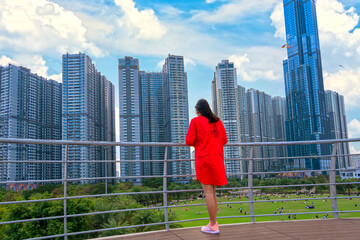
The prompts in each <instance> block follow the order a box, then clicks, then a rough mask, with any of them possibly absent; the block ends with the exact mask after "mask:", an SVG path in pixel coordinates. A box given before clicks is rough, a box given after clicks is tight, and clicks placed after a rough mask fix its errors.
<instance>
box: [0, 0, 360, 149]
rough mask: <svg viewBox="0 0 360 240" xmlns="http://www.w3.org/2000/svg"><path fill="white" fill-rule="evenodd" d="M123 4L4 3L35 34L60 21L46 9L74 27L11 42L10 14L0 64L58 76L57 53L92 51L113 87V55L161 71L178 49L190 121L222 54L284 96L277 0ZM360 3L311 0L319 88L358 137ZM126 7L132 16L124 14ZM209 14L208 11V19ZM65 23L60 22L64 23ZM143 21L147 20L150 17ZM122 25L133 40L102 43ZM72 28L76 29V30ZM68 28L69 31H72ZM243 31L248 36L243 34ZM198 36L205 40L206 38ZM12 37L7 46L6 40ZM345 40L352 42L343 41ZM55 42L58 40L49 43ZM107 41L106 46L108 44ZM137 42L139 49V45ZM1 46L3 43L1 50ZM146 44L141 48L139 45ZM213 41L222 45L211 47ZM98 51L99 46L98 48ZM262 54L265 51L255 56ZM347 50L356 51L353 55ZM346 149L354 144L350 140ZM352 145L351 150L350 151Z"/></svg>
mask: <svg viewBox="0 0 360 240" xmlns="http://www.w3.org/2000/svg"><path fill="white" fill-rule="evenodd" d="M123 2H124V3H125V2H127V3H129V5H128V6H126V4H123V3H119V1H106V2H102V3H100V2H98V1H87V2H86V7H84V2H82V1H56V0H55V1H36V2H31V1H23V2H22V6H18V3H17V2H16V1H4V6H5V8H3V9H1V10H0V11H2V13H9V12H10V13H13V14H12V15H13V16H16V14H19V13H20V12H29V14H28V15H26V14H24V15H22V16H23V18H25V16H28V18H29V19H26V20H28V22H29V23H30V24H33V25H32V26H34V32H36V31H35V30H38V31H39V33H41V32H43V29H44V27H43V25H42V23H41V21H40V20H41V19H45V20H46V19H51V18H52V17H54V18H55V19H62V18H63V15H60V16H58V15H57V16H54V15H55V14H53V12H52V9H51V7H54V8H55V9H57V11H59V12H60V13H63V14H69V15H67V16H68V19H71V20H73V21H72V22H73V26H74V27H73V28H70V29H69V30H68V32H66V33H68V35H67V36H65V35H60V34H59V31H58V30H59V29H61V28H60V27H61V25H58V24H53V25H52V26H51V27H52V29H53V31H51V32H47V36H48V38H47V39H46V43H44V41H40V40H41V39H39V41H36V40H37V39H38V38H37V37H38V36H37V35H34V34H33V33H32V34H28V35H27V37H26V38H22V39H21V40H16V38H15V37H14V35H9V34H8V33H10V26H13V27H15V26H17V24H16V23H15V22H13V19H12V18H2V19H1V21H2V23H4V24H3V25H2V28H1V29H2V30H3V31H2V32H3V36H4V39H8V41H9V42H8V43H6V42H1V43H3V44H0V48H1V49H0V50H2V55H0V62H1V63H2V65H6V63H4V62H9V61H10V62H13V63H17V64H18V65H21V66H26V67H28V68H30V69H32V71H34V72H37V73H38V74H39V75H41V76H45V77H49V76H52V75H53V74H56V75H58V74H60V73H61V61H59V57H60V56H61V54H63V53H64V51H63V49H66V50H67V51H69V52H78V51H82V52H86V53H87V54H89V55H91V56H92V59H93V60H94V61H95V63H96V65H97V68H98V69H101V71H102V72H103V73H104V74H105V75H106V76H107V78H108V79H109V80H110V81H111V82H113V83H114V85H115V86H116V87H118V86H117V85H118V83H117V81H116V79H117V71H116V70H114V69H116V64H117V59H118V58H119V57H121V56H127V55H130V56H134V57H137V58H139V59H141V69H142V70H145V71H153V70H155V71H158V70H161V67H158V68H157V69H154V66H156V65H157V64H158V63H160V64H159V65H161V66H162V61H163V59H164V58H165V56H166V55H167V54H168V53H169V52H171V53H173V54H179V55H182V56H184V57H185V65H186V68H187V72H188V78H189V79H188V82H189V108H190V111H189V114H190V119H191V118H192V117H194V115H193V114H194V113H192V111H191V109H192V108H193V105H194V104H195V103H196V100H197V99H199V98H201V97H204V98H205V99H207V100H208V101H209V102H210V101H211V97H210V96H211V93H210V91H209V90H210V88H211V86H210V84H209V82H210V83H211V81H212V75H213V67H214V66H215V65H216V64H217V63H218V62H219V61H221V60H222V59H229V60H230V61H233V62H234V63H235V66H236V67H238V74H237V75H238V84H240V85H242V86H244V87H246V88H247V89H249V88H254V89H259V90H260V91H265V92H267V93H268V94H270V95H272V96H282V97H284V88H283V83H282V82H283V76H282V70H281V68H282V66H281V61H282V60H283V59H285V52H286V50H285V49H281V46H282V45H283V44H284V43H285V40H284V36H285V31H284V30H283V29H284V28H283V25H284V24H283V22H284V19H283V17H282V15H283V9H282V1H267V2H266V3H263V4H262V5H263V8H260V7H259V5H258V3H254V5H253V6H248V10H249V11H245V12H244V11H243V9H244V8H245V6H244V4H243V3H242V2H241V1H239V2H238V3H237V2H235V1H228V2H222V1H205V0H204V1H192V2H190V1H182V2H181V3H180V2H168V1H155V2H154V1H151V2H149V1H141V0H139V1H131V0H129V1H123ZM10 3H11V4H10ZM46 4H47V6H49V8H48V9H47V10H48V12H46V11H44V12H43V14H42V15H36V14H35V15H34V13H31V14H30V10H31V9H34V8H36V7H42V6H45V5H46ZM132 4H134V5H132ZM359 5H360V4H359V3H358V2H356V1H346V2H341V1H336V0H331V1H325V0H318V1H317V10H318V12H319V13H318V20H319V37H320V45H321V48H322V55H323V67H324V82H325V89H331V90H334V91H337V92H339V93H340V94H342V95H344V97H345V102H346V111H347V117H348V125H349V137H356V136H360V131H359V130H358V127H357V126H358V125H359V126H360V122H359V120H358V119H359V117H358V114H357V109H358V106H357V103H358V102H360V101H357V97H356V95H359V94H357V93H358V88H357V86H358V85H357V83H358V79H357V76H356V73H357V69H358V67H357V66H359V58H358V57H357V56H356V54H355V50H356V49H357V46H358V41H357V40H356V38H355V36H356V34H357V32H358V24H359V21H358V19H357V16H358V9H360V7H359ZM15 6H17V9H19V11H20V12H15V11H14V10H13V9H14V7H15ZM229 6H232V8H231V10H226V9H227V7H229ZM97 9H98V10H97ZM12 10H13V11H12ZM100 10H101V11H103V12H104V13H102V14H105V15H101V14H100V15H101V16H102V17H101V19H100V18H99V17H98V16H97V15H96V14H97V13H99V11H100ZM191 10H194V11H191ZM11 11H12V12H11ZM226 11H230V12H229V15H228V16H229V17H228V18H222V15H221V14H222V13H224V12H226ZM130 12H131V13H132V14H133V15H130ZM210 13H211V14H212V15H214V16H213V17H210ZM234 13H241V14H234ZM71 14H72V15H71ZM106 14H108V16H107V15H106ZM10 15H11V14H10ZM12 15H11V16H12ZM150 16H151V17H153V19H154V21H155V22H156V23H157V25H156V26H155V27H154V29H152V30H153V31H150V32H149V31H146V30H147V29H148V28H147V27H146V26H147V25H146V24H143V25H141V24H139V23H137V22H134V21H132V20H133V19H135V18H136V17H138V18H139V19H142V18H145V19H151V18H150ZM18 17H19V16H18ZM21 19H22V18H21ZM116 19H119V21H120V20H121V21H122V22H124V21H126V20H129V24H132V25H122V26H117V25H116V26H115V25H114V26H113V25H112V23H111V22H112V21H109V20H116ZM259 19H262V20H261V21H260V20H259ZM79 20H80V21H79ZM67 21H68V20H67ZM67 21H64V24H65V23H67ZM60 22H61V21H60ZM113 22H117V21H113ZM149 22H151V21H150V20H149ZM179 22H181V26H183V27H181V26H179V28H178V29H176V28H174V26H178V23H179ZM110 23H111V24H110ZM342 23H344V24H342ZM345 23H346V24H345ZM6 26H8V27H6ZM99 26H103V27H104V28H103V30H99V28H98V27H99ZM196 26H199V27H196ZM339 26H341V27H339ZM5 27H6V28H5ZM109 27H110V28H109ZM111 27H113V29H111ZM185 27H186V29H187V30H185ZM124 29H128V30H131V31H129V33H128V34H132V35H131V36H132V38H131V39H133V42H125V41H127V39H129V35H128V34H123V36H122V37H121V38H116V39H117V40H116V41H115V38H113V36H114V35H108V37H109V40H104V41H102V40H103V37H102V36H103V35H102V34H106V33H111V32H114V31H118V32H119V33H120V32H123V31H124ZM159 29H160V30H159ZM76 30H79V31H78V32H76ZM96 30H99V31H100V32H99V34H94V33H96ZM142 30H143V31H142ZM157 30H159V31H157ZM175 30H178V31H175ZM13 31H15V32H16V33H18V34H20V35H21V34H22V32H23V31H24V30H23V28H21V27H18V28H14V30H13ZM70 31H72V33H73V34H75V35H71V34H70V33H71V32H70ZM244 33H247V34H246V35H244ZM70 36H75V37H70ZM77 36H80V37H77ZM94 36H98V38H94ZM259 36H260V37H259ZM58 39H61V41H62V42H59V40H58ZM176 39H178V40H176ZM184 39H188V40H184ZM204 39H206V40H205V41H204ZM2 41H4V40H2ZM10 41H11V42H13V44H10ZM34 42H39V44H38V45H36V46H37V47H35V48H33V47H31V49H32V50H31V51H30V48H26V46H29V44H30V43H31V44H32V43H34ZM116 42H118V43H121V44H122V45H123V46H126V48H124V47H121V46H120V45H119V44H117V43H116ZM350 42H351V44H349V43H350ZM54 43H56V44H55V45H54ZM109 43H110V44H111V45H112V47H109V46H110V45H109ZM124 43H126V44H124ZM160 43H161V44H160ZM189 43H192V44H189ZM19 44H22V46H21V45H19ZM141 45H143V46H142V47H141ZM5 46H7V47H6V48H4V47H5ZM53 46H54V47H53ZM94 46H95V47H94ZM144 46H146V47H145V48H144ZM216 46H222V47H221V48H217V47H216ZM96 47H97V48H96ZM99 49H101V50H102V51H98V50H99ZM264 51H265V52H266V53H267V54H265V55H263V54H261V53H262V52H264ZM352 51H353V52H354V54H351V52H352ZM339 65H342V66H343V67H340V66H339ZM271 71H274V73H275V74H273V75H271ZM41 73H44V74H41ZM265 73H267V74H265ZM279 73H280V74H279ZM274 76H275V77H274ZM342 78H344V79H348V80H347V81H340V80H339V79H342ZM271 79H272V80H271ZM200 86H201V87H200ZM328 86H331V87H328ZM116 94H117V92H116ZM115 101H116V107H118V106H119V105H118V103H117V102H118V97H117V96H116V97H115ZM117 132H118V131H117ZM352 147H354V146H353V145H352ZM358 149H360V148H358ZM352 150H353V151H354V148H352Z"/></svg>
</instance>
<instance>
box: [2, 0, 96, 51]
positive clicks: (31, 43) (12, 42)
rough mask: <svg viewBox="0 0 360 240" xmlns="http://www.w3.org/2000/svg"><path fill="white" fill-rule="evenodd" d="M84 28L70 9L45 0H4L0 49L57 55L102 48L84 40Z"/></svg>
mask: <svg viewBox="0 0 360 240" xmlns="http://www.w3.org/2000/svg"><path fill="white" fill-rule="evenodd" d="M85 34H86V28H84V27H83V25H82V22H81V20H80V19H79V18H78V17H77V16H76V15H75V14H74V13H72V12H71V11H66V10H65V9H64V8H63V7H61V6H59V5H58V4H56V3H53V2H50V1H48V0H36V1H32V0H3V1H1V8H0V36H1V37H0V46H3V47H0V50H1V49H2V50H7V51H9V50H12V51H14V52H18V53H19V52H28V53H30V52H31V53H39V52H42V53H47V54H49V53H52V54H59V53H61V54H62V53H64V52H67V51H69V52H73V51H76V52H78V51H88V52H89V53H90V54H92V55H95V56H100V55H101V51H100V50H99V49H98V48H97V47H96V46H95V45H94V44H93V43H91V42H89V41H87V39H86V37H85Z"/></svg>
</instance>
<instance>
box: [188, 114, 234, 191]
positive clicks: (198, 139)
mask: <svg viewBox="0 0 360 240" xmlns="http://www.w3.org/2000/svg"><path fill="white" fill-rule="evenodd" d="M226 143H227V138H226V131H225V128H224V125H223V124H222V122H221V121H220V120H219V121H218V122H216V123H209V120H208V119H207V118H206V117H204V116H200V117H196V118H193V119H192V120H191V122H190V126H189V130H188V132H187V134H186V144H187V145H190V146H194V147H195V170H196V179H197V180H199V181H200V182H201V183H203V184H209V185H216V186H222V185H226V184H227V180H226V172H225V165H224V145H225V144H226Z"/></svg>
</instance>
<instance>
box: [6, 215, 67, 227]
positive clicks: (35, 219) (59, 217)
mask: <svg viewBox="0 0 360 240" xmlns="http://www.w3.org/2000/svg"><path fill="white" fill-rule="evenodd" d="M61 218H64V216H54V217H44V218H30V219H23V220H15V221H8V222H0V225H5V224H14V223H24V222H36V221H44V220H53V219H61Z"/></svg>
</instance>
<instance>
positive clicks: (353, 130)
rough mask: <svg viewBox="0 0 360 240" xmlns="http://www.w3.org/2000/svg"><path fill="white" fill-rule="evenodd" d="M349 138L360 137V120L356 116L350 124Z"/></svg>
mask: <svg viewBox="0 0 360 240" xmlns="http://www.w3.org/2000/svg"><path fill="white" fill-rule="evenodd" d="M348 134H349V138H360V121H359V120H357V119H356V118H354V119H353V120H351V121H350V122H349V124H348Z"/></svg>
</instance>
